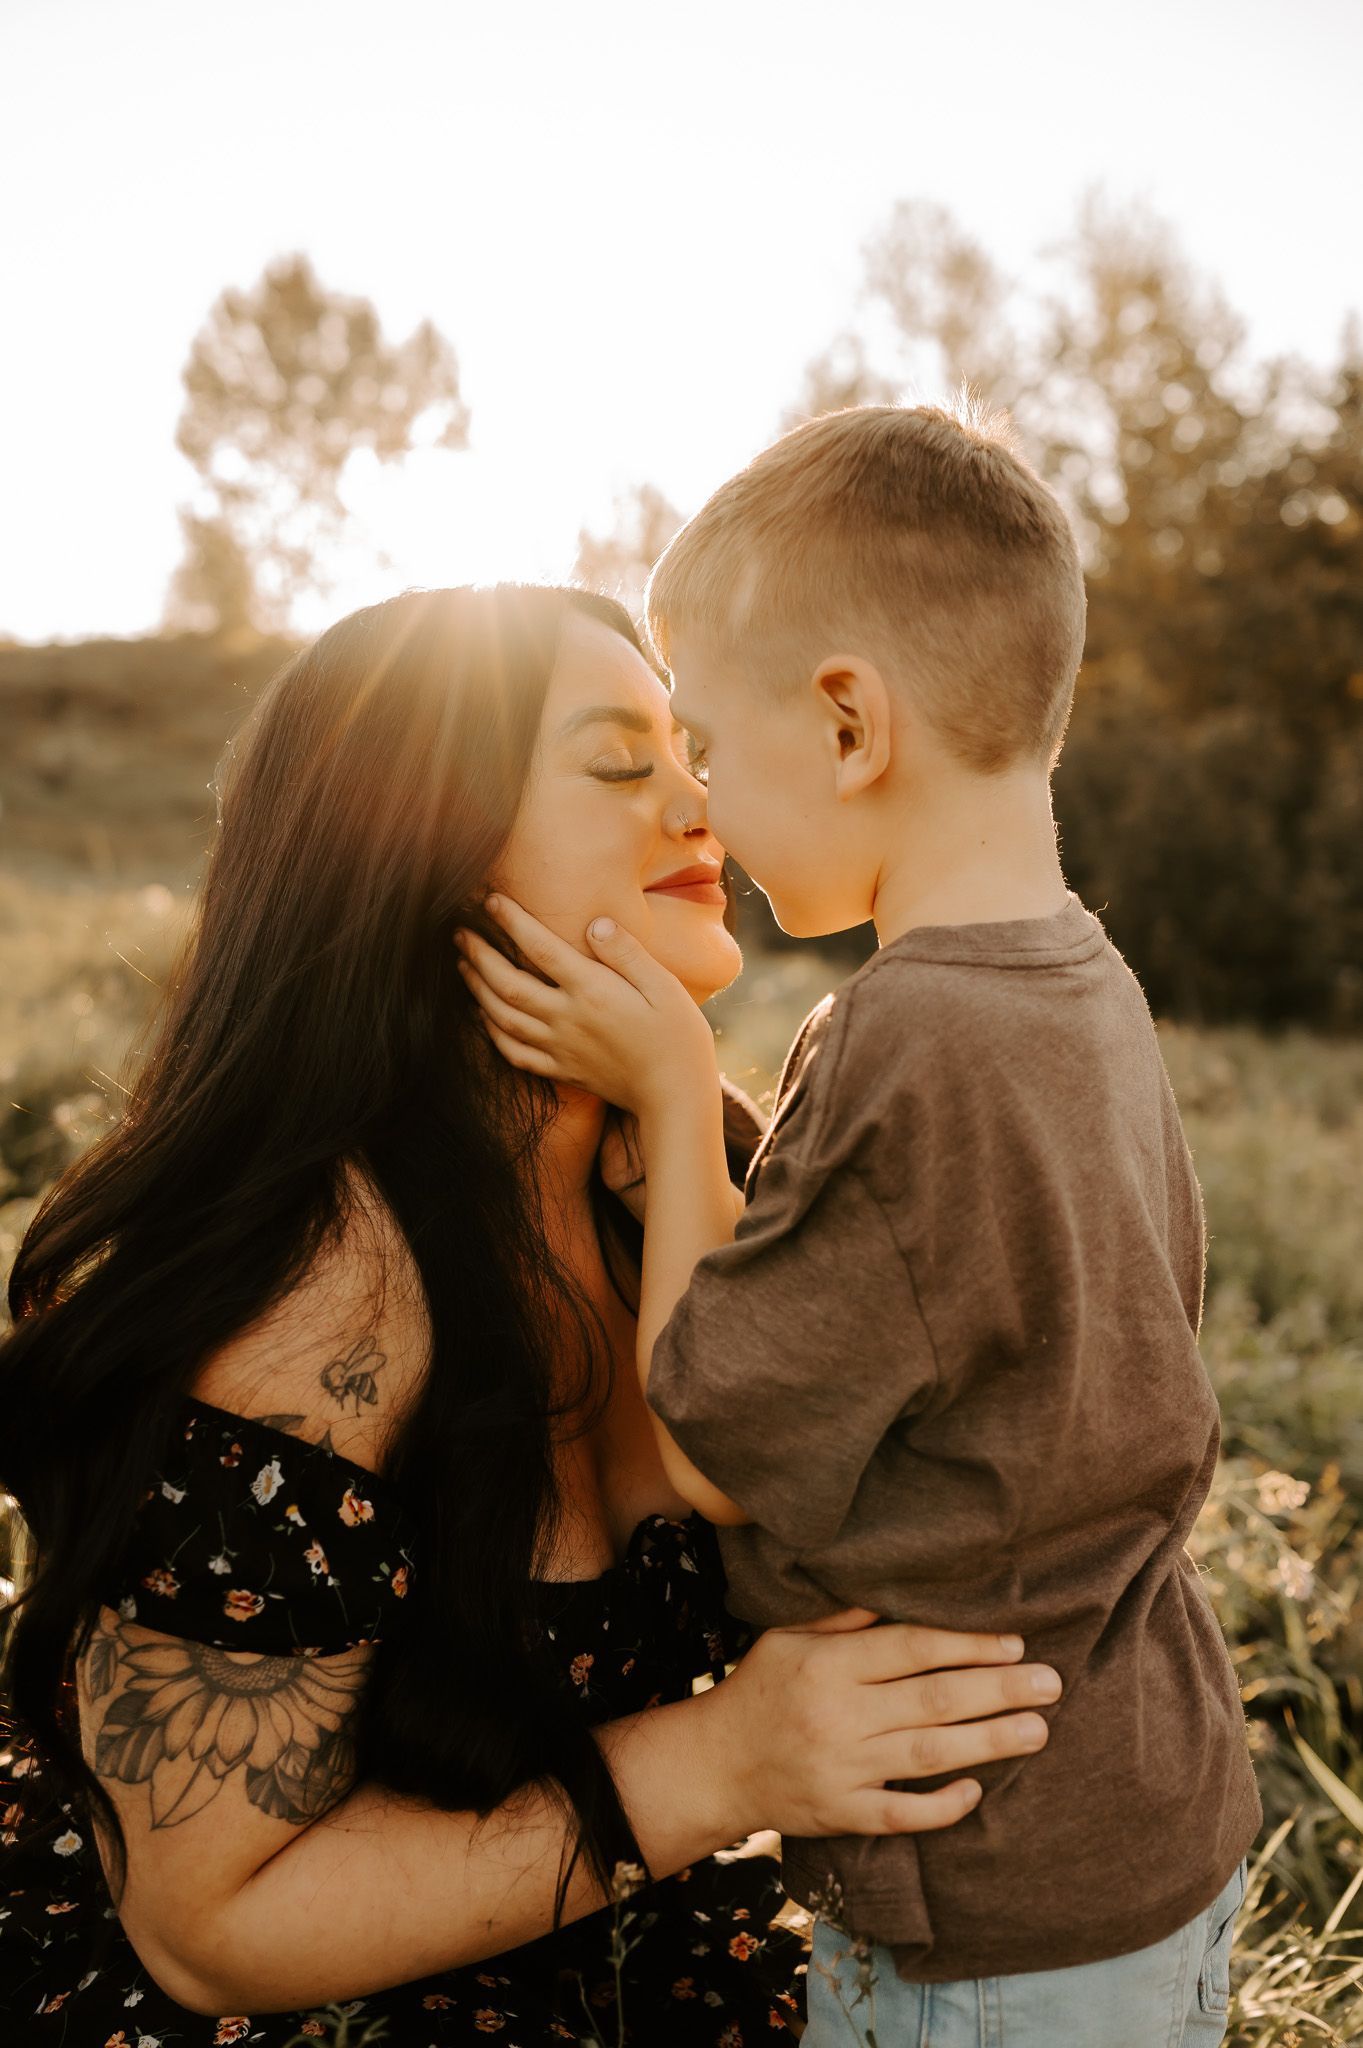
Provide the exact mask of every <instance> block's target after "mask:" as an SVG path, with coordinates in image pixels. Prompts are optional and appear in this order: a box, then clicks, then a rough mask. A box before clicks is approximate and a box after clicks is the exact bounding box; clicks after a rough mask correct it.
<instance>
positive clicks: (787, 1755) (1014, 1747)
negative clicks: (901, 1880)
mask: <svg viewBox="0 0 1363 2048" xmlns="http://www.w3.org/2000/svg"><path fill="white" fill-rule="evenodd" d="M874 1619H875V1617H874V1616H873V1615H871V1614H870V1613H869V1612H868V1610H866V1609H865V1608H849V1609H847V1610H846V1611H844V1612H843V1613H841V1614H834V1615H830V1616H828V1618H827V1619H826V1620H824V1621H820V1622H816V1623H813V1624H811V1625H810V1626H808V1627H803V1628H776V1629H768V1630H767V1631H766V1632H765V1633H764V1634H763V1635H760V1636H759V1637H758V1639H757V1641H756V1642H755V1643H754V1645H753V1647H752V1648H751V1650H749V1651H748V1653H747V1655H746V1656H745V1657H744V1658H743V1660H742V1662H741V1663H740V1664H739V1665H738V1667H737V1668H736V1670H735V1671H734V1672H733V1674H732V1675H731V1676H730V1677H729V1678H727V1679H725V1681H724V1683H723V1684H722V1685H721V1686H719V1687H717V1688H716V1691H717V1694H718V1695H719V1697H717V1699H716V1702H715V1704H716V1707H718V1706H719V1704H720V1700H721V1698H722V1699H723V1700H725V1701H726V1702H727V1704H728V1706H729V1708H730V1711H731V1713H732V1716H733V1724H734V1725H733V1731H732V1736H731V1740H732V1744H733V1747H732V1749H731V1751H730V1755H731V1756H732V1757H733V1758H734V1759H735V1761H736V1767H737V1769H738V1771H739V1773H740V1775H741V1777H742V1778H743V1780H744V1789H745V1802H744V1803H745V1805H746V1807H747V1808H748V1809H749V1810H750V1811H751V1813H752V1816H753V1826H754V1828H756V1827H769V1828H777V1829H779V1830H780V1832H781V1833H782V1834H790V1835H841V1834H862V1835H892V1834H919V1833H924V1832H927V1831H928V1830H930V1829H935V1828H946V1827H950V1826H952V1824H953V1823H954V1822H956V1821H958V1820H960V1819H962V1818H963V1816H964V1815H965V1814H967V1813H969V1812H970V1811H971V1809H972V1808H973V1807H975V1806H976V1805H977V1804H978V1803H979V1800H980V1797H981V1788H980V1785H979V1783H978V1781H977V1780H975V1779H973V1778H970V1777H961V1778H955V1779H953V1780H952V1782H951V1783H950V1784H948V1785H944V1786H943V1787H941V1788H940V1789H939V1790H936V1791H931V1792H893V1791H887V1790H886V1786H887V1784H888V1783H890V1782H892V1781H893V1780H896V1779H903V1778H935V1777H938V1776H940V1775H942V1774H945V1773H949V1772H955V1771H969V1770H970V1769H971V1768H972V1767H974V1766H976V1765H979V1764H984V1763H990V1762H993V1761H995V1760H997V1759H998V1758H1000V1757H1013V1756H1027V1755H1031V1754H1032V1753H1034V1752H1035V1751H1037V1750H1039V1749H1044V1747H1045V1745H1046V1740H1047V1736H1048V1733H1049V1730H1048V1728H1047V1725H1046V1722H1045V1720H1044V1719H1043V1718H1042V1716H1041V1715H1040V1714H1039V1713H1038V1712H1037V1711H1036V1709H1037V1708H1038V1707H1040V1706H1043V1705H1051V1704H1054V1702H1055V1701H1056V1700H1057V1699H1059V1697H1060V1690H1061V1687H1060V1679H1059V1676H1058V1675H1057V1673H1056V1672H1054V1671H1053V1670H1051V1668H1050V1666H1049V1665H1045V1664H1022V1663H1020V1662H1019V1659H1020V1657H1021V1655H1022V1644H1021V1642H1020V1641H1019V1640H1018V1638H1017V1637H1016V1636H1013V1637H1007V1636H994V1635H957V1634H954V1633H952V1632H951V1631H949V1630H944V1629H931V1628H914V1627H910V1626H907V1625H905V1624H902V1623H898V1622H887V1623H885V1624H884V1625H883V1626H881V1627H878V1628H873V1627H870V1626H869V1625H868V1624H869V1623H870V1622H872V1621H873V1620H874ZM989 1716H992V1717H993V1718H992V1719H990V1718H988V1717H989Z"/></svg>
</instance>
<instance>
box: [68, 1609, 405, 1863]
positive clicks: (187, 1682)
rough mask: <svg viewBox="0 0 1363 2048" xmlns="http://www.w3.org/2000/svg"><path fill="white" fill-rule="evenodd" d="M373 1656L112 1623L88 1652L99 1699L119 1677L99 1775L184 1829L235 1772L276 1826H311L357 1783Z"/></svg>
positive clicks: (98, 1747)
mask: <svg viewBox="0 0 1363 2048" xmlns="http://www.w3.org/2000/svg"><path fill="white" fill-rule="evenodd" d="M364 1670H365V1652H364V1651H362V1650H361V1651H354V1650H351V1651H347V1652H345V1653H344V1654H342V1655H341V1656H336V1657H265V1656H255V1655H251V1654H249V1653H245V1652H242V1651H239V1650H217V1649H214V1648H213V1647H212V1646H211V1645H210V1644H207V1643H191V1642H187V1641H185V1640H183V1639H182V1638H180V1637H173V1638H172V1637H165V1636H160V1637H157V1636H151V1635H148V1634H146V1633H145V1632H144V1631H142V1630H140V1629H134V1628H132V1627H130V1626H129V1625H128V1624H127V1623H126V1622H119V1623H116V1624H113V1623H110V1622H109V1621H108V1620H107V1619H106V1620H104V1621H103V1622H102V1623H101V1627H100V1630H99V1633H98V1634H97V1635H96V1636H95V1638H94V1640H93V1641H92V1643H91V1645H90V1648H89V1650H88V1651H87V1653H86V1660H85V1675H86V1681H87V1684H88V1688H89V1692H90V1696H91V1698H92V1699H95V1700H99V1699H103V1698H105V1697H107V1695H108V1694H109V1693H110V1692H111V1691H112V1690H113V1688H114V1686H115V1685H116V1684H117V1682H118V1681H119V1679H120V1678H121V1679H122V1680H123V1690H122V1691H121V1692H120V1693H119V1694H118V1696H117V1697H116V1698H115V1699H114V1700H113V1701H112V1702H111V1704H110V1705H109V1707H108V1709H107V1711H106V1713H105V1715H104V1720H103V1723H102V1725H101V1727H100V1731H99V1735H98V1737H97V1738H96V1742H95V1771H96V1773H97V1774H98V1776H100V1777H101V1778H111V1779H115V1780H117V1782H118V1783H120V1784H123V1785H146V1786H148V1787H149V1789H150V1792H151V1817H152V1826H153V1827H155V1828H169V1827H177V1826H178V1825H179V1823H180V1822H181V1821H185V1820H189V1819H191V1818H192V1817H193V1815H194V1814H196V1813H201V1812H202V1811H203V1809H204V1808H205V1807H206V1806H207V1805H208V1804H209V1803H210V1802H211V1801H212V1800H214V1799H216V1797H217V1795H218V1793H219V1792H220V1791H221V1789H222V1787H223V1785H224V1784H225V1783H226V1781H227V1779H228V1778H229V1777H231V1776H232V1774H233V1772H236V1771H241V1772H243V1773H244V1774H245V1780H246V1796H247V1798H248V1799H249V1800H250V1801H251V1804H252V1805H253V1806H255V1807H258V1808H259V1810H260V1811H261V1812H262V1813H264V1814H268V1815H269V1817H270V1818H271V1819H272V1820H284V1821H289V1822H291V1823H292V1824H293V1825H294V1826H295V1827H303V1826H305V1825H306V1824H307V1823H308V1822H309V1821H313V1820H316V1819H317V1818H318V1817H319V1815H321V1814H323V1813H325V1812H326V1811H327V1810H328V1808H330V1807H332V1806H334V1805H335V1804H336V1802H337V1801H338V1800H339V1799H342V1798H343V1797H344V1796H345V1794H346V1792H347V1791H348V1790H349V1789H350V1786H351V1784H352V1782H353V1779H354V1769H355V1761H354V1742H353V1732H352V1731H353V1720H354V1714H355V1709H356V1706H357V1704H358V1700H359V1693H360V1687H361V1682H362V1678H363V1674H364Z"/></svg>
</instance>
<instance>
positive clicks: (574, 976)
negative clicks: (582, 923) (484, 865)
mask: <svg viewBox="0 0 1363 2048" xmlns="http://www.w3.org/2000/svg"><path fill="white" fill-rule="evenodd" d="M483 907H484V909H485V910H486V911H487V912H488V915H489V916H490V917H495V918H496V920H497V922H498V924H499V925H500V926H501V927H502V930H503V931H504V932H506V933H507V934H508V936H509V937H511V938H513V939H514V940H515V941H516V944H517V945H518V946H519V947H520V950H521V952H522V953H523V954H524V955H525V957H526V959H527V960H530V961H532V962H533V963H534V965H535V966H536V967H538V968H540V969H541V970H542V971H543V972H544V973H545V974H548V975H552V976H553V979H554V980H555V981H556V982H557V983H558V985H559V987H560V988H572V987H575V986H576V984H577V982H578V980H579V978H580V976H581V971H582V965H583V962H582V955H581V954H580V953H579V952H578V951H577V948H576V947H575V946H570V945H569V944H568V942H567V940H566V939H561V938H559V937H558V935H557V933H555V932H551V931H550V930H549V927H548V926H547V925H543V924H541V923H540V921H539V919H538V918H537V917H532V916H531V915H530V912H529V911H528V910H522V909H521V906H520V904H519V903H513V901H512V900H511V898H510V897H509V896H489V897H488V898H487V900H486V902H485V904H484V906H483Z"/></svg>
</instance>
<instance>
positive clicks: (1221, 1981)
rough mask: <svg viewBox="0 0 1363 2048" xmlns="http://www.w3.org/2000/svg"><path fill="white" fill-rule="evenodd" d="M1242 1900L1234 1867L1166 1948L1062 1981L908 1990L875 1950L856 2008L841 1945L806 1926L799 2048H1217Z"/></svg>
mask: <svg viewBox="0 0 1363 2048" xmlns="http://www.w3.org/2000/svg"><path fill="white" fill-rule="evenodd" d="M1244 1896H1245V1866H1244V1864H1243V1863H1242V1864H1241V1865H1240V1867H1239V1869H1238V1870H1237V1871H1236V1872H1235V1874H1234V1876H1233V1877H1232V1878H1231V1880H1230V1882H1229V1883H1228V1884H1227V1886H1226V1888H1225V1890H1224V1891H1223V1892H1222V1894H1221V1896H1220V1898H1219V1899H1217V1901H1216V1903H1215V1904H1214V1905H1212V1906H1209V1907H1208V1908H1207V1910H1206V1912H1205V1913H1199V1914H1198V1916H1197V1918H1196V1919H1195V1920H1190V1921H1189V1922H1188V1925H1187V1926H1186V1927H1183V1928H1181V1929H1180V1930H1179V1932H1178V1933H1177V1934H1171V1935H1170V1936H1169V1938H1168V1940H1167V1941H1157V1942H1156V1943H1155V1944H1154V1945H1153V1947H1151V1948H1142V1949H1137V1950H1136V1952H1135V1954H1134V1955H1126V1956H1113V1958H1112V1960H1111V1961H1110V1962H1106V1963H1085V1964H1083V1965H1081V1966H1080V1967H1079V1968H1077V1969H1071V1970H1035V1971H1028V1972H1027V1973H1026V1974H1025V1975H1022V1976H1016V1977H980V1978H974V1979H972V1980H970V1981H969V1982H964V1983H959V1984H906V1983H904V1982H903V1980H902V1979H901V1978H899V1977H897V1976H896V1975H895V1968H894V1958H893V1957H892V1956H891V1954H890V1952H889V1950H888V1949H883V1948H873V1949H872V1950H871V1970H872V1973H873V1975H874V1979H875V1982H874V1985H873V1987H872V1989H871V1990H870V1991H869V1992H868V1993H867V1995H866V1996H865V1997H864V1998H863V1999H862V2000H861V2002H860V2003H859V2004H854V2001H855V2000H856V1997H857V1963H856V1959H855V1957H853V1956H851V1955H849V1954H848V1953H847V1950H848V1941H847V1938H846V1936H844V1935H840V1934H835V1933H834V1931H833V1930H832V1928H830V1927H829V1926H827V1925H826V1924H825V1922H824V1921H822V1920H816V1921H815V1923H814V1953H813V1955H812V1957H811V1959H810V1964H809V2025H808V2027H807V2028H806V2030H805V2036H804V2042H803V2048H854V2044H856V2048H1215V2044H1216V2043H1217V2042H1218V2041H1221V2040H1223V2039H1224V2037H1225V2032H1226V2009H1227V2006H1228V2004H1229V2002H1230V1951H1231V1941H1232V1939H1233V1937H1234V1934H1235V1916H1236V1914H1237V1913H1238V1912H1239V1910H1240V1903H1241V1901H1242V1899H1243V1898H1244ZM824 1972H827V1973H828V1975H827V1976H826V1975H825V1974H824ZM830 1976H831V1977H832V1979H833V1980H834V1981H833V1982H832V1983H830V1982H829V1977H830Z"/></svg>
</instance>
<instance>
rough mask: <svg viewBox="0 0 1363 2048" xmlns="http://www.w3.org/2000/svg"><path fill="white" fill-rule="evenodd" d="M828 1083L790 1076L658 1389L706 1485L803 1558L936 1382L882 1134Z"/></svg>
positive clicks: (659, 1401)
mask: <svg viewBox="0 0 1363 2048" xmlns="http://www.w3.org/2000/svg"><path fill="white" fill-rule="evenodd" d="M831 1051H832V1047H831V1046H829V1047H825V1048H824V1049H823V1053H824V1054H825V1055H826V1054H827V1053H828V1052H831ZM826 1084H827V1076H826V1074H820V1073H816V1072H811V1071H804V1072H797V1073H796V1074H795V1075H794V1077H793V1078H792V1079H791V1084H790V1088H789V1091H788V1092H787V1094H786V1095H785V1096H784V1097H783V1099H782V1101H781V1102H780V1103H779V1105H778V1110H777V1115H776V1118H775V1119H774V1129H773V1135H772V1138H771V1139H770V1141H769V1144H768V1148H767V1149H766V1150H765V1152H764V1153H763V1154H762V1156H761V1158H760V1161H759V1167H758V1171H757V1174H756V1177H755V1180H754V1183H753V1186H752V1189H751V1197H750V1200H749V1204H748V1208H747V1211H746V1214H745V1215H744V1216H743V1217H742V1219H741V1220H740V1222H739V1225H738V1231H737V1235H736V1237H735V1239H734V1242H733V1243H732V1244H731V1245H726V1246H724V1247H723V1248H722V1249H721V1250H719V1251H716V1252H713V1253H711V1254H710V1256H709V1257H708V1258H706V1259H703V1260H702V1261H701V1263H700V1265H699V1266H698V1267H697V1268H696V1271H695V1274H694V1275H693V1277H692V1281H691V1285H690V1287H689V1288H688V1289H687V1291H686V1293H685V1295H684V1296H683V1297H682V1299H681V1301H680V1302H679V1303H678V1305H677V1308H676V1310H675V1311H674V1313H673V1315H672V1317H671V1319H670V1321H669V1322H668V1324H667V1326H666V1328H665V1329H664V1330H663V1332H662V1334H661V1336H660V1337H659V1339H658V1342H657V1344H656V1345H655V1347H654V1352H653V1362H652V1366H651V1369H650V1375H649V1388H648V1400H649V1405H650V1407H651V1408H653V1410H654V1411H655V1413H656V1414H657V1415H658V1416H659V1417H660V1418H661V1419H662V1421H663V1422H665V1423H666V1425H667V1427H668V1429H669V1430H670V1431H671V1433H672V1435H673V1436H674V1437H675V1439H676V1441H677V1443H678V1444H679V1445H680V1446H681V1448H682V1450H683V1451H684V1452H685V1453H686V1455H687V1457H688V1458H690V1460H691V1461H692V1463H693V1464H694V1465H695V1466H696V1467H697V1468H698V1469H699V1470H700V1471H701V1472H702V1473H703V1474H704V1476H705V1477H706V1478H707V1479H708V1480H709V1481H710V1482H711V1483H712V1484H713V1485H715V1486H717V1487H719V1488H720V1490H721V1491H722V1492H724V1493H725V1494H727V1495H728V1497H729V1498H730V1500H732V1501H734V1502H735V1503H736V1504H737V1505H738V1506H739V1507H741V1508H743V1509H744V1510H745V1512H746V1513H747V1514H748V1515H750V1516H751V1517H752V1519H753V1520H754V1521H756V1522H758V1523H760V1524H761V1525H762V1527H764V1528H766V1529H769V1530H770V1531H771V1532H772V1534H773V1535H775V1536H776V1537H777V1538H778V1539H779V1540H780V1541H782V1542H783V1543H786V1544H788V1545H789V1546H790V1547H792V1548H793V1549H796V1550H800V1551H809V1550H812V1549H815V1548H817V1547H820V1546H821V1545H823V1544H825V1543H827V1542H829V1541H831V1540H832V1538H833V1537H834V1536H835V1535H836V1534H837V1531H838V1530H839V1529H840V1528H841V1526H842V1524H843V1522H844V1521H845V1520H846V1517H847V1513H848V1510H849V1508H850V1507H851V1504H852V1500H853V1498H854V1496H855V1494H856V1491H857V1487H858V1485H859V1483H860V1480H861V1478H862V1475H863V1473H864V1472H865V1470H866V1468H867V1465H868V1464H869V1463H870V1460H871V1458H872V1456H873V1454H874V1452H875V1450H876V1447H877V1445H878V1444H879V1443H880V1441H881V1439H882V1438H883V1437H884V1436H885V1434H886V1432H887V1431H888V1430H889V1429H891V1428H892V1427H893V1426H894V1424H895V1423H896V1421H897V1420H898V1419H900V1418H901V1417H905V1416H907V1415H910V1414H912V1413H913V1412H914V1411H915V1410H916V1409H917V1408H918V1407H919V1406H921V1404H922V1402H923V1400H924V1399H925V1398H926V1397H927V1395H928V1393H930V1391H931V1390H932V1388H933V1387H934V1385H935V1384H936V1377H937V1369H936V1361H935V1358H934V1355H933V1350H932V1345H931V1341H930V1339H929V1336H928V1333H927V1330H926V1328H925V1326H924V1323H923V1319H922V1317H921V1315H920V1313H919V1309H918V1302H917V1298H916V1295H915V1292H914V1287H913V1282H912V1277H911V1273H910V1268H909V1264H908V1262H907V1260H906V1258H905V1256H904V1253H903V1250H902V1248H901V1245H900V1243H899V1241H898V1239H897V1237H896V1235H895V1233H894V1231H893V1230H892V1228H891V1224H890V1222H889V1220H888V1218H887V1215H886V1212H885V1210H884V1208H883V1207H882V1205H881V1203H880V1201H879V1200H878V1198H877V1195H876V1193H875V1191H874V1189H873V1187H872V1185H871V1182H870V1179H869V1177H868V1175H867V1173H866V1172H865V1171H863V1166H864V1164H865V1161H866V1158H867V1156H868V1146H869V1145H871V1144H873V1143H874V1142H876V1139H875V1133H874V1130H873V1129H871V1128H868V1126H867V1124H866V1122H865V1120H864V1119H861V1118H859V1117H857V1116H856V1115H855V1114H853V1115H847V1114H845V1113H844V1112H843V1110H842V1108H841V1106H840V1104H839V1099H838V1098H839V1095H840V1093H841V1092H842V1091H841V1090H839V1089H836V1088H830V1087H829V1086H828V1085H826ZM885 1135H886V1136H888V1137H889V1139H890V1142H895V1137H894V1134H893V1133H886V1134H885Z"/></svg>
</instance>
